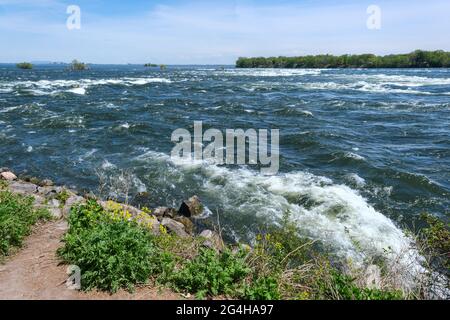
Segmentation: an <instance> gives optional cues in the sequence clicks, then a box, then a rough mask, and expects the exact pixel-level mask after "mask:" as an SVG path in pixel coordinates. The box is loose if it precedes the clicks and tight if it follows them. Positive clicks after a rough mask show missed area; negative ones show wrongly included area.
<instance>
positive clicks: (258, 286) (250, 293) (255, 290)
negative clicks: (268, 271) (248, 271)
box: [240, 276, 281, 300]
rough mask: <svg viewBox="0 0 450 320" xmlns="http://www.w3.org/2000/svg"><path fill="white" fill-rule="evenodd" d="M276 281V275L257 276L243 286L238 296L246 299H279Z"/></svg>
mask: <svg viewBox="0 0 450 320" xmlns="http://www.w3.org/2000/svg"><path fill="white" fill-rule="evenodd" d="M278 281H279V280H278V278H277V277H271V276H269V277H261V278H257V279H255V280H254V281H252V283H251V284H250V285H249V286H246V287H245V289H244V293H243V295H242V296H241V297H240V298H242V299H246V300H279V299H281V294H280V291H279V289H278Z"/></svg>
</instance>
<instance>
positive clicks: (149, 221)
mask: <svg viewBox="0 0 450 320" xmlns="http://www.w3.org/2000/svg"><path fill="white" fill-rule="evenodd" d="M136 221H137V222H138V223H139V224H140V225H141V226H144V227H146V228H147V229H149V230H150V231H151V233H153V234H155V235H159V234H160V233H161V229H160V222H159V221H158V219H156V217H155V216H153V215H151V214H146V213H144V212H143V213H142V214H141V215H140V216H139V217H138V218H136Z"/></svg>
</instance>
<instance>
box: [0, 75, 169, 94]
mask: <svg viewBox="0 0 450 320" xmlns="http://www.w3.org/2000/svg"><path fill="white" fill-rule="evenodd" d="M150 83H171V80H170V79H165V78H145V77H141V78H132V77H123V78H117V79H79V80H38V81H12V82H0V93H2V92H4V93H10V92H14V91H16V92H25V93H29V94H32V95H38V96H39V95H51V94H56V93H60V92H64V91H65V92H70V93H73V94H79V95H83V94H85V93H86V90H87V89H88V88H90V87H94V86H103V85H121V86H143V85H147V84H150Z"/></svg>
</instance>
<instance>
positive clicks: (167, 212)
mask: <svg viewBox="0 0 450 320" xmlns="http://www.w3.org/2000/svg"><path fill="white" fill-rule="evenodd" d="M153 214H154V215H155V216H157V217H158V218H159V217H167V218H173V217H175V215H176V214H177V211H176V210H175V209H174V208H168V207H158V208H156V209H155V210H153Z"/></svg>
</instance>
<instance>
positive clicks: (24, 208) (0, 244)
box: [0, 180, 50, 261]
mask: <svg viewBox="0 0 450 320" xmlns="http://www.w3.org/2000/svg"><path fill="white" fill-rule="evenodd" d="M0 183H2V181H1V180H0ZM33 203H34V198H33V197H31V196H22V195H18V194H14V193H11V192H10V191H8V190H7V189H6V188H5V185H4V184H2V185H0V261H1V260H3V258H4V257H5V256H7V255H9V254H10V253H11V251H12V250H13V249H15V248H19V247H20V246H21V245H22V243H23V240H24V238H25V237H26V236H27V235H29V234H30V232H31V227H32V226H33V225H34V224H35V223H36V222H37V221H39V220H45V219H49V218H50V214H49V213H48V211H46V210H44V209H36V208H34V207H33Z"/></svg>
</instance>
